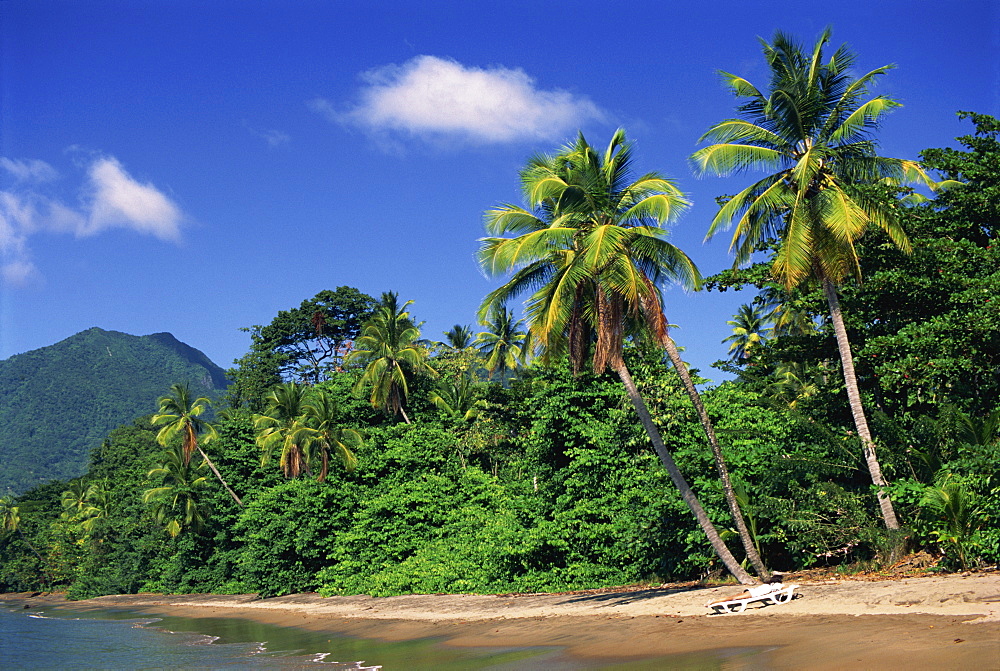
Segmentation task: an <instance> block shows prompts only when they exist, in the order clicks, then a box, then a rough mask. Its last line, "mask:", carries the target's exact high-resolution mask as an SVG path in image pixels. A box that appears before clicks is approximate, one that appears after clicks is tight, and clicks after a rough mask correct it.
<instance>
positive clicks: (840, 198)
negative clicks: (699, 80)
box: [691, 29, 926, 529]
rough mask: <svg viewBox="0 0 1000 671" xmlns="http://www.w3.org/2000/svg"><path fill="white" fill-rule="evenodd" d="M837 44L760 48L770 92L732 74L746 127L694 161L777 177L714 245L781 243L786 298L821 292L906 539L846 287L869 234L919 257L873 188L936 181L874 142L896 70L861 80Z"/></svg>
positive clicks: (702, 167) (734, 203)
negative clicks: (866, 390)
mask: <svg viewBox="0 0 1000 671" xmlns="http://www.w3.org/2000/svg"><path fill="white" fill-rule="evenodd" d="M829 40H830V30H829V29H827V30H825V31H824V32H823V34H822V35H821V36H820V38H819V40H817V42H816V44H815V46H814V47H813V49H812V52H811V53H808V52H805V51H803V49H802V47H800V46H799V45H798V44H796V43H795V42H794V41H793V40H792V39H791V38H790V37H789V36H788V35H785V34H784V33H781V32H778V33H776V34H775V37H774V40H773V42H771V43H768V42H766V41H763V40H761V42H762V44H763V49H764V58H765V60H766V61H767V65H768V67H769V68H770V82H769V89H765V90H764V92H761V90H760V89H758V88H757V87H756V86H754V85H753V84H751V83H750V82H749V81H747V80H746V79H743V78H742V77H739V76H737V75H732V74H729V73H722V76H723V79H724V81H725V83H726V84H727V86H728V87H729V88H730V89H731V90H732V91H733V93H734V94H735V95H736V96H737V97H738V98H739V99H740V100H741V102H740V104H739V105H738V106H737V108H736V109H737V112H738V114H739V117H738V118H735V119H726V120H725V121H722V122H720V123H717V124H715V125H714V126H712V127H711V128H710V129H709V130H708V132H706V133H705V135H704V136H702V141H706V140H707V141H711V142H713V143H714V144H711V145H709V146H707V147H703V148H702V149H699V150H698V151H697V152H695V153H694V154H693V155H692V157H691V160H692V162H693V163H694V165H695V168H696V170H697V171H699V172H701V173H706V172H711V173H716V174H719V175H728V174H731V173H734V172H741V171H744V170H751V169H760V170H764V171H765V172H768V173H770V174H768V175H767V177H765V178H764V179H761V180H759V181H757V182H754V183H753V184H751V185H750V186H748V187H747V188H746V189H744V190H743V191H741V192H739V193H738V194H736V195H735V196H733V197H732V198H731V199H730V200H729V201H728V202H727V203H725V204H724V205H723V206H722V208H721V209H720V210H719V212H718V214H717V215H716V216H715V218H714V220H713V221H712V224H711V226H710V228H709V231H708V236H707V237H709V238H711V237H712V236H713V235H715V234H716V233H717V232H719V231H720V230H723V229H727V228H729V227H731V226H733V225H734V224H735V231H734V233H733V238H732V245H731V249H732V250H733V251H734V252H735V257H736V260H735V261H736V265H737V266H738V265H742V264H743V263H745V262H747V261H748V260H749V259H750V256H751V254H753V253H754V252H755V251H756V250H758V249H760V248H761V247H762V246H763V245H764V244H766V243H768V242H770V241H778V243H779V244H778V248H777V250H776V251H775V253H774V257H773V260H772V266H771V268H772V271H771V272H772V274H773V276H774V279H775V280H776V281H777V282H780V283H781V284H783V285H784V286H785V288H786V289H791V288H793V287H796V286H799V285H800V284H802V283H803V282H806V281H807V280H811V279H812V280H816V281H818V282H819V284H820V285H821V286H822V288H823V292H824V295H825V296H826V299H827V302H828V304H829V308H830V316H831V318H832V322H833V327H834V333H835V334H836V338H837V345H838V348H839V352H840V359H841V363H842V367H843V371H844V382H845V384H846V386H847V394H848V398H849V401H850V407H851V412H852V414H853V416H854V423H855V426H856V427H857V431H858V435H859V436H860V437H861V442H862V445H863V449H864V455H865V459H866V461H867V464H868V469H869V471H870V472H871V477H872V481H873V482H874V483H875V484H876V485H877V486H878V490H879V493H878V500H879V505H880V507H881V510H882V517H883V519H884V520H885V524H886V526H887V527H888V528H890V529H896V528H898V527H899V522H898V521H897V520H896V513H895V511H894V510H893V508H892V503H891V502H890V500H889V497H888V496H887V495H886V494H885V492H884V486H885V484H886V483H885V479H884V478H883V476H882V469H881V466H880V465H879V461H878V458H877V456H876V453H875V444H874V442H873V441H872V436H871V431H870V430H869V428H868V421H867V418H866V417H865V412H864V408H863V407H862V404H861V394H860V392H859V390H858V383H857V378H856V375H855V372H854V362H853V358H852V356H851V347H850V342H849V341H848V338H847V330H846V329H845V327H844V320H843V316H842V315H841V310H840V301H839V298H838V296H837V287H838V285H840V284H841V283H842V282H844V281H845V280H846V279H847V278H848V277H850V276H852V275H853V276H855V277H858V276H860V265H859V261H858V253H857V248H856V244H857V241H858V240H859V238H861V236H862V235H863V234H864V233H865V232H866V231H868V230H869V229H873V228H874V229H878V230H881V231H883V232H884V233H885V234H886V236H887V237H888V239H889V240H890V241H891V242H892V244H894V245H895V246H897V247H898V248H900V249H902V250H904V251H907V252H908V251H910V243H909V241H908V240H907V238H906V234H905V233H904V231H903V229H902V226H901V225H900V223H899V221H898V219H897V216H896V208H895V207H894V205H893V204H892V203H889V202H887V201H886V199H884V198H882V197H880V196H879V195H878V194H875V193H872V190H871V189H865V188H864V187H873V186H877V185H894V184H899V183H901V182H903V181H904V180H922V181H926V175H925V174H924V173H923V171H922V169H921V168H920V166H919V164H917V163H915V162H913V161H906V160H901V159H895V158H885V157H882V156H879V155H878V153H877V146H876V144H875V141H874V140H873V138H872V134H873V132H874V131H875V129H876V128H877V127H878V125H879V123H880V121H881V120H882V117H883V116H884V115H885V113H886V112H888V111H890V110H891V109H893V108H894V107H898V106H899V103H897V102H896V101H894V100H892V99H890V98H887V97H885V96H881V95H875V96H872V95H870V93H869V88H870V86H871V85H872V84H873V83H874V82H875V80H876V79H877V78H878V77H880V76H881V75H883V74H885V72H886V71H887V70H889V69H890V67H891V66H885V67H881V68H876V69H875V70H872V71H871V72H868V73H867V74H864V75H862V76H860V77H858V78H856V79H855V78H854V77H853V76H852V75H851V69H852V67H853V65H854V62H855V56H854V54H853V53H851V51H850V50H849V49H848V48H847V46H846V45H845V46H842V47H840V48H839V49H837V50H836V51H835V52H834V53H833V54H832V56H830V57H829V58H827V57H826V56H825V54H824V51H825V47H826V45H827V43H828V42H829Z"/></svg>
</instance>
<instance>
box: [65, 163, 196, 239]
mask: <svg viewBox="0 0 1000 671" xmlns="http://www.w3.org/2000/svg"><path fill="white" fill-rule="evenodd" d="M88 174H89V177H90V185H91V187H92V189H93V201H92V202H91V203H90V214H89V216H88V217H87V221H86V224H85V225H84V226H83V227H81V228H78V229H77V235H81V236H82V235H94V234H95V233H100V232H101V231H104V230H106V229H109V228H129V229H132V230H134V231H136V232H138V233H148V234H149V235H154V236H156V237H158V238H160V239H161V240H172V241H179V240H180V236H181V230H180V225H181V211H180V209H179V208H178V207H177V206H176V205H174V203H173V202H171V200H170V199H169V198H167V197H166V196H164V195H163V194H162V193H160V192H159V191H158V190H157V189H156V187H154V186H153V185H152V184H140V183H139V182H137V181H135V180H134V179H132V177H131V176H130V175H129V174H128V173H127V172H125V170H124V169H123V168H122V166H121V164H120V163H119V162H118V161H116V160H115V159H113V158H102V159H98V160H97V161H95V162H94V163H93V164H91V166H90V170H89V171H88Z"/></svg>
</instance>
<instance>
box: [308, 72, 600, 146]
mask: <svg viewBox="0 0 1000 671" xmlns="http://www.w3.org/2000/svg"><path fill="white" fill-rule="evenodd" d="M364 79H365V81H366V82H367V86H366V87H365V88H364V89H363V90H362V91H361V96H360V97H361V102H360V103H359V104H358V105H357V106H356V107H355V108H353V109H351V110H349V111H348V112H346V113H339V112H337V111H336V109H335V107H334V105H333V104H331V103H330V102H329V101H327V100H323V99H317V100H314V101H312V102H311V103H310V106H311V107H312V109H313V110H314V111H316V112H319V113H321V114H323V115H324V116H326V117H327V118H329V119H331V120H333V121H338V122H342V123H349V124H353V125H357V126H361V127H363V128H367V129H369V130H372V131H381V130H389V131H403V132H409V133H412V134H414V135H419V136H425V137H427V136H430V137H435V136H438V137H440V136H447V135H457V136H460V137H464V138H466V139H469V140H474V141H478V142H513V141H518V140H525V139H551V138H558V137H561V136H563V135H565V134H566V133H567V132H571V131H573V130H575V129H576V128H578V127H579V126H580V125H581V124H582V123H583V122H585V121H587V120H590V119H600V118H603V113H602V112H601V110H600V109H599V108H598V107H597V106H596V105H594V104H593V103H592V102H590V101H589V100H587V99H586V98H583V97H579V96H574V95H573V94H571V93H569V92H567V91H562V90H558V89H550V90H541V89H538V88H536V86H535V81H534V79H532V78H531V77H530V76H528V75H527V74H526V73H525V72H524V71H523V70H520V69H508V68H503V67H493V68H485V69H484V68H475V67H466V66H464V65H462V64H461V63H458V62H456V61H453V60H446V59H442V58H437V57H435V56H418V57H416V58H414V59H412V60H410V61H408V62H406V63H404V64H402V65H390V66H386V67H383V68H379V69H376V70H372V71H370V72H367V73H365V75H364Z"/></svg>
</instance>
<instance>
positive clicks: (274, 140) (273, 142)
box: [243, 120, 292, 147]
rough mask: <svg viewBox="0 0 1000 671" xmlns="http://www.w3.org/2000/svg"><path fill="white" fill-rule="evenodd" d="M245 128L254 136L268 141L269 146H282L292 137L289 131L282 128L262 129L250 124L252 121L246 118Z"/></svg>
mask: <svg viewBox="0 0 1000 671" xmlns="http://www.w3.org/2000/svg"><path fill="white" fill-rule="evenodd" d="M243 128H245V129H246V130H247V132H249V133H250V134H251V135H253V136H254V137H256V138H259V139H261V140H263V141H264V142H266V143H267V145H268V146H269V147H280V146H281V145H283V144H288V143H289V141H290V140H291V139H292V137H291V136H290V135H289V134H288V133H285V132H283V131H280V130H261V129H260V128H256V127H254V126H252V125H250V122H249V121H246V120H244V121H243Z"/></svg>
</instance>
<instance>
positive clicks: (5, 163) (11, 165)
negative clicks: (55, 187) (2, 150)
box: [0, 156, 59, 182]
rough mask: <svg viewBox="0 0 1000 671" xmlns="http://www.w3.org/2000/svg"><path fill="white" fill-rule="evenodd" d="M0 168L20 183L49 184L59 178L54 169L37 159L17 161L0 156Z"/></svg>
mask: <svg viewBox="0 0 1000 671" xmlns="http://www.w3.org/2000/svg"><path fill="white" fill-rule="evenodd" d="M0 168H3V169H4V170H6V171H7V172H9V173H10V174H11V175H13V176H14V178H15V179H17V180H18V181H20V182H50V181H52V180H54V179H55V178H56V177H58V176H59V173H57V172H56V169H55V168H53V167H52V166H51V165H49V164H48V163H46V162H45V161H39V160H38V159H28V160H17V159H10V158H7V157H5V156H0Z"/></svg>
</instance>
